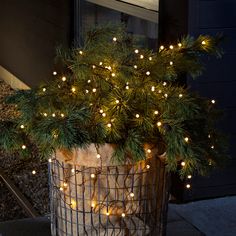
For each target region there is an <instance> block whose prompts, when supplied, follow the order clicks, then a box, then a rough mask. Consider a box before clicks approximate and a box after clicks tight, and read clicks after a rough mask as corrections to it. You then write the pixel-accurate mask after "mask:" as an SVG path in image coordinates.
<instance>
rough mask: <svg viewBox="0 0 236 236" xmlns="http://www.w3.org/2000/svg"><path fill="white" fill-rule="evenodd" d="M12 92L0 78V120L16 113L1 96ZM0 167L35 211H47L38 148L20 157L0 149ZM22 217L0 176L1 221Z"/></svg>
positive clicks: (43, 167)
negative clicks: (33, 172) (26, 155)
mask: <svg viewBox="0 0 236 236" xmlns="http://www.w3.org/2000/svg"><path fill="white" fill-rule="evenodd" d="M11 93H12V90H11V88H10V87H9V86H8V85H6V84H5V83H4V82H2V81H0V121H1V120H6V119H9V117H15V116H16V115H17V112H16V110H15V107H14V106H12V105H8V104H5V103H4V101H3V100H4V97H5V96H7V95H9V94H11ZM0 167H1V168H2V169H3V170H4V173H5V174H6V175H7V176H8V177H9V178H10V179H11V180H12V181H13V182H14V184H15V185H16V186H17V187H18V188H19V189H20V190H21V192H22V193H23V194H24V195H25V197H26V198H27V199H28V200H29V201H30V203H31V204H32V205H33V207H34V208H35V209H36V211H37V212H39V213H40V214H41V215H45V214H47V213H48V212H49V195H48V171H47V161H45V160H40V159H39V158H38V157H37V151H35V152H34V153H31V155H30V156H29V157H27V158H21V157H19V155H17V153H15V154H11V155H9V154H7V153H5V152H4V151H3V150H0ZM32 170H35V171H36V174H35V175H33V174H32ZM25 217H27V215H26V213H25V212H24V210H22V209H21V207H20V206H19V205H18V203H17V202H16V200H15V198H14V196H13V195H12V194H11V193H10V192H9V190H8V189H7V187H6V185H5V184H4V182H3V181H2V180H1V179H0V221H5V220H13V219H20V218H25Z"/></svg>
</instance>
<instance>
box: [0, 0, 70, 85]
mask: <svg viewBox="0 0 236 236" xmlns="http://www.w3.org/2000/svg"><path fill="white" fill-rule="evenodd" d="M69 2H70V1H67V0H57V1H56V0H34V1H31V0H21V1H19V0H0V32H1V37H0V65H1V66H2V67H3V68H5V69H6V70H8V71H9V72H10V73H11V74H13V75H14V76H16V77H17V78H19V79H20V80H22V81H23V82H24V83H25V84H27V85H28V86H30V87H31V86H35V85H36V84H38V83H39V82H40V81H42V80H47V79H48V78H49V76H50V75H51V70H52V68H53V63H54V56H55V47H56V45H57V44H62V45H64V46H67V45H68V44H69V38H70V3H69Z"/></svg>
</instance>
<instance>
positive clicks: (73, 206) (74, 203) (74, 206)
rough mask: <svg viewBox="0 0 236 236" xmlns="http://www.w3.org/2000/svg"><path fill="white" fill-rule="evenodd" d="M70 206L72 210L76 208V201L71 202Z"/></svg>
mask: <svg viewBox="0 0 236 236" xmlns="http://www.w3.org/2000/svg"><path fill="white" fill-rule="evenodd" d="M70 205H71V207H72V208H76V201H75V200H71V202H70Z"/></svg>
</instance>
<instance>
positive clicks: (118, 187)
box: [0, 25, 225, 235]
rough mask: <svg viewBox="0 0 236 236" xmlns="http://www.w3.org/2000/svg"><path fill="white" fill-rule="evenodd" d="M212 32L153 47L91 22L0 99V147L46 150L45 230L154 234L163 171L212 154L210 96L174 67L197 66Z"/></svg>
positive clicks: (187, 169)
mask: <svg viewBox="0 0 236 236" xmlns="http://www.w3.org/2000/svg"><path fill="white" fill-rule="evenodd" d="M217 46H218V38H213V37H210V36H199V37H198V38H197V39H195V40H194V39H193V38H191V37H185V38H183V39H182V40H181V41H180V42H177V43H175V44H173V45H168V46H160V49H159V51H158V52H153V51H151V50H148V49H145V48H141V47H138V46H137V45H135V43H134V40H133V38H132V37H131V36H130V35H129V34H127V33H126V32H125V28H124V27H123V26H114V25H113V26H109V25H108V26H98V27H96V28H94V29H92V30H90V31H89V32H88V33H87V36H86V39H85V42H84V46H83V47H82V48H73V49H71V50H70V51H69V52H63V51H62V50H58V58H59V59H60V63H61V64H62V65H63V67H64V69H63V70H62V71H61V72H53V76H52V77H53V78H52V79H51V80H49V81H48V82H47V83H45V84H43V85H41V86H39V87H37V88H35V89H31V90H25V91H16V93H15V94H14V95H12V96H11V97H9V98H8V101H9V102H11V103H15V104H16V105H17V108H18V110H19V117H18V118H17V119H16V120H12V121H9V122H5V123H1V130H2V133H1V137H0V143H1V147H4V148H5V149H8V150H9V149H10V150H18V151H20V152H22V153H26V152H27V151H30V143H32V142H33V143H35V144H36V145H37V146H38V148H39V150H40V153H41V155H42V156H44V157H45V156H46V157H48V158H49V162H50V166H51V169H50V182H51V210H52V233H53V235H105V234H106V235H119V234H121V235H164V234H165V225H166V215H167V214H166V213H167V204H168V189H169V188H168V186H169V178H168V177H169V173H170V172H171V171H178V172H179V174H180V176H181V177H182V178H184V177H185V176H187V175H190V174H192V173H193V172H194V173H196V172H198V173H204V172H205V171H206V170H207V169H209V168H212V167H214V166H215V165H217V164H218V163H219V162H221V161H222V157H223V156H225V148H224V145H223V142H222V136H221V135H218V133H217V132H216V129H215V126H214V124H215V117H216V115H217V112H216V110H215V100H211V99H210V100H208V99H205V98H202V97H200V96H198V95H197V94H193V93H192V92H191V91H189V89H188V88H186V86H181V85H180V84H179V83H178V76H179V75H181V74H183V73H187V74H188V75H190V76H192V77H196V76H198V75H200V74H201V72H202V70H203V66H202V63H201V60H200V59H201V56H202V55H210V54H212V55H216V56H220V55H221V51H220V50H219V49H218V47H217ZM179 166H181V168H179Z"/></svg>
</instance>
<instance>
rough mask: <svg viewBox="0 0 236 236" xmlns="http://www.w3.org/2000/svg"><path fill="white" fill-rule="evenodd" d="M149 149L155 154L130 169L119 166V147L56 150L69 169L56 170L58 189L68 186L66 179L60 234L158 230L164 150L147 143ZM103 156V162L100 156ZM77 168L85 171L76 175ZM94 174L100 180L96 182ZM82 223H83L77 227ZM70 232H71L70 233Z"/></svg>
mask: <svg viewBox="0 0 236 236" xmlns="http://www.w3.org/2000/svg"><path fill="white" fill-rule="evenodd" d="M145 149H146V150H148V149H150V150H151V152H150V151H149V152H147V154H146V155H147V156H146V160H145V161H140V162H137V163H135V164H130V163H129V161H127V163H126V165H120V164H115V163H114V160H113V159H112V154H113V152H114V145H111V144H104V145H102V146H99V147H97V146H95V145H94V144H91V145H90V146H89V147H88V148H86V149H73V150H72V151H70V152H69V151H66V150H57V151H56V159H57V160H58V161H59V162H60V163H64V164H63V165H64V167H65V168H64V170H63V168H57V169H55V170H54V174H56V175H59V176H60V179H61V181H60V182H57V185H60V186H62V185H63V183H64V182H63V181H66V182H67V183H68V187H67V188H65V189H64V192H63V193H61V197H60V198H59V200H58V201H57V202H54V204H55V205H56V208H57V216H58V221H57V224H58V225H57V228H58V229H59V232H58V233H59V236H65V235H109V236H110V235H134V236H141V235H142V236H143V235H148V233H149V231H150V225H151V227H155V216H154V215H153V214H152V212H153V210H155V209H156V208H157V203H156V199H155V196H156V194H155V191H157V185H158V183H157V178H156V175H157V173H156V171H157V169H156V159H157V153H158V150H157V149H156V148H152V147H151V146H150V145H145ZM98 153H99V154H100V155H101V157H100V158H97V154H98ZM72 168H75V169H76V170H79V171H81V170H83V171H82V172H78V173H77V174H74V175H71V172H73V170H72ZM91 174H94V175H95V177H94V178H91ZM75 175H76V178H75ZM131 193H133V196H132V195H131ZM76 196H77V198H76ZM54 197H55V196H54ZM57 197H58V196H57ZM57 199H58V198H57ZM76 199H77V201H76ZM141 199H149V200H146V201H145V200H144V201H140V200H141ZM65 202H66V204H65ZM70 204H71V205H70ZM91 206H92V207H91ZM107 206H108V207H107ZM59 208H60V209H59ZM107 211H108V212H109V214H110V215H109V217H108V216H107V215H106V213H107ZM91 212H92V214H91ZM122 213H125V217H122ZM142 215H143V217H140V216H142ZM65 218H66V219H67V220H66V221H67V222H66V221H65ZM76 220H78V222H79V225H76ZM144 221H145V222H144ZM147 222H148V223H147ZM66 231H67V234H66V233H64V232H66ZM97 233H98V234H97Z"/></svg>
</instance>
